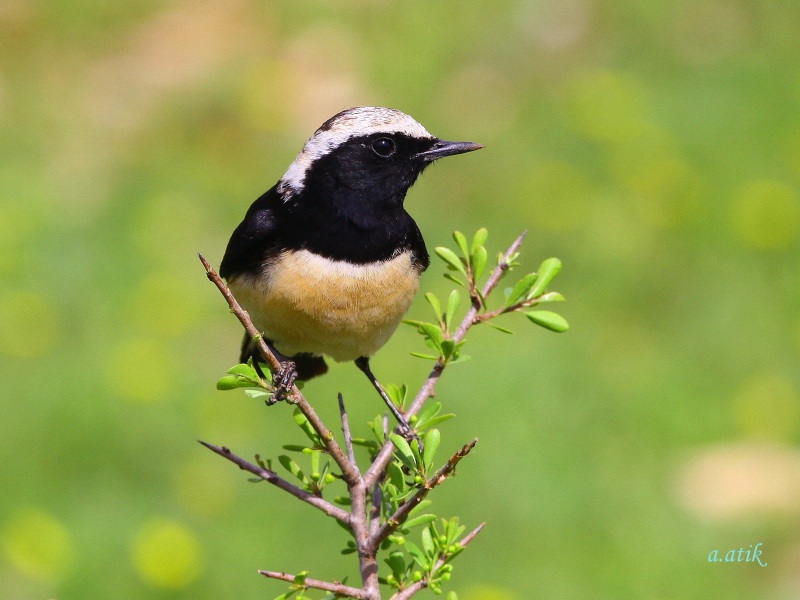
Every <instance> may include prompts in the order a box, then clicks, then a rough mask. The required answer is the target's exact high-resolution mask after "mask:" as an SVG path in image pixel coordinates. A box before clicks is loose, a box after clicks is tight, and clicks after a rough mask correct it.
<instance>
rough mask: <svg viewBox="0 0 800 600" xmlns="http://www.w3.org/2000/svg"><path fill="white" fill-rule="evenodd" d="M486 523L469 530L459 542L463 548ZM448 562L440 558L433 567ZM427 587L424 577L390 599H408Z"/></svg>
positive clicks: (439, 566) (435, 567) (438, 566)
mask: <svg viewBox="0 0 800 600" xmlns="http://www.w3.org/2000/svg"><path fill="white" fill-rule="evenodd" d="M484 525H486V523H481V524H480V525H478V526H477V527H476V528H475V529H473V530H472V531H470V532H469V533H468V534H467V535H465V536H464V538H463V539H462V540H461V541H460V542H459V545H460V546H461V547H462V548H466V547H467V545H468V544H469V543H470V542H471V541H472V540H473V539H475V536H476V535H478V534H479V533H480V532H481V529H483V526H484ZM446 562H447V560H445V559H444V558H439V560H437V561H436V562H435V563H434V565H433V569H432V570H433V571H436V570H437V569H439V568H441V567H442V566H443V565H444V564H445V563H446ZM426 587H428V580H427V579H424V578H423V579H421V580H419V581H417V582H415V583H412V584H411V585H410V586H408V587H407V588H406V589H404V590H400V591H399V592H397V593H396V594H394V595H393V596H392V597H391V598H389V600H407V599H408V598H411V596H413V595H414V594H416V593H417V592H418V591H420V590H421V589H422V588H426Z"/></svg>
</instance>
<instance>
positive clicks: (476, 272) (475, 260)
mask: <svg viewBox="0 0 800 600" xmlns="http://www.w3.org/2000/svg"><path fill="white" fill-rule="evenodd" d="M488 258H489V255H488V254H487V253H486V248H484V247H483V246H478V247H477V248H476V249H475V252H473V253H472V256H471V257H470V263H471V264H472V278H473V279H474V280H475V281H477V280H478V279H480V277H481V275H483V270H484V269H485V268H486V261H487V259H488Z"/></svg>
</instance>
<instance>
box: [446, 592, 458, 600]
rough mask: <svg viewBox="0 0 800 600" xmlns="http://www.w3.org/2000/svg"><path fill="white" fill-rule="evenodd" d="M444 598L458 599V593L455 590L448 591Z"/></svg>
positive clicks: (448, 599) (447, 599)
mask: <svg viewBox="0 0 800 600" xmlns="http://www.w3.org/2000/svg"><path fill="white" fill-rule="evenodd" d="M444 600H458V594H456V593H455V592H447V595H446V596H445V597H444Z"/></svg>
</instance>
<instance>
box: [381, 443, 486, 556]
mask: <svg viewBox="0 0 800 600" xmlns="http://www.w3.org/2000/svg"><path fill="white" fill-rule="evenodd" d="M477 443H478V439H477V438H475V439H473V440H472V441H471V442H469V443H467V444H465V445H464V446H463V447H462V448H461V450H459V451H458V452H456V453H455V454H454V455H453V456H451V457H450V459H449V460H448V461H447V462H446V463H445V464H444V465H443V466H442V467H441V468H440V469H439V470H438V471H436V473H434V474H433V476H432V477H431V478H430V479H428V480H427V481H425V483H424V484H423V486H422V487H421V488H420V489H419V490H417V492H416V493H415V494H414V495H413V496H411V498H409V500H408V501H407V502H405V503H403V504H402V505H401V506H399V507H398V508H397V510H396V511H395V512H394V514H393V515H392V516H391V517H389V518H388V519H386V523H384V524H383V526H382V527H381V528H380V529H378V531H377V532H376V533H375V534H374V535H373V536H371V537H372V540H371V541H372V543H373V544H374V547H375V549H377V548H378V546H380V543H381V542H382V541H383V540H385V539H386V538H387V537H389V536H390V535H392V533H394V531H395V530H396V529H397V528H398V527H400V525H402V524H403V521H405V520H406V518H407V517H408V513H410V512H411V511H412V510H414V508H415V507H416V506H417V505H418V504H419V503H420V502H422V501H423V500H424V499H425V496H427V495H428V493H429V492H430V491H431V490H432V489H433V488H435V487H436V486H437V485H439V484H440V483H442V482H443V481H444V480H445V479H447V477H448V476H449V475H450V474H451V473H452V472H453V471H455V469H456V465H458V463H459V462H460V461H461V459H462V458H464V457H465V456H466V455H467V454H469V452H470V450H472V449H473V448H474V447H475V444H477Z"/></svg>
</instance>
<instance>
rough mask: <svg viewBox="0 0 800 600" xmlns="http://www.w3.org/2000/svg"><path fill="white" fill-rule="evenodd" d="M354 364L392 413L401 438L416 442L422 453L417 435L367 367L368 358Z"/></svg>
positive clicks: (420, 441)
mask: <svg viewBox="0 0 800 600" xmlns="http://www.w3.org/2000/svg"><path fill="white" fill-rule="evenodd" d="M354 362H355V363H356V366H357V367H358V368H359V369H360V370H361V372H362V373H364V375H366V376H367V379H369V381H370V383H371V384H372V387H374V388H375V390H376V391H377V392H378V393H379V394H380V396H381V398H383V401H384V402H385V403H386V406H388V407H389V410H390V411H392V414H393V415H394V418H395V419H397V423H398V424H399V425H400V429H401V430H402V433H403V437H404V438H406V439H407V440H408V441H409V442H410V441H411V440H416V442H417V445H418V447H419V451H420V452H422V440H420V439H419V436H418V435H417V433H416V432H415V431H414V430H413V429H412V428H411V426H410V425H409V424H408V421H406V419H405V417H404V416H403V413H401V412H400V410H399V409H398V408H397V407H396V406H395V405H394V402H392V399H391V398H389V394H387V393H386V390H384V389H383V386H382V385H381V384H380V383H378V380H377V379H375V375H373V373H372V369H370V367H369V357H368V356H362V357H360V358H357V359H356V360H355V361H354Z"/></svg>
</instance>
